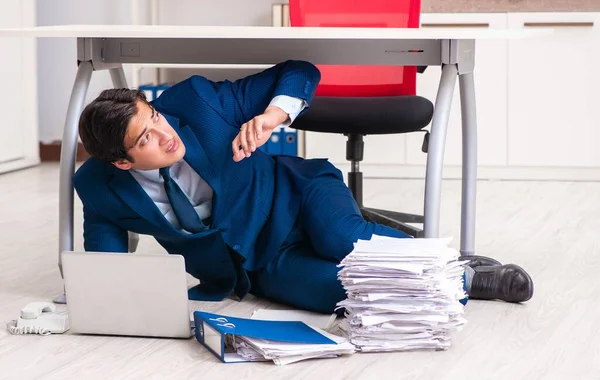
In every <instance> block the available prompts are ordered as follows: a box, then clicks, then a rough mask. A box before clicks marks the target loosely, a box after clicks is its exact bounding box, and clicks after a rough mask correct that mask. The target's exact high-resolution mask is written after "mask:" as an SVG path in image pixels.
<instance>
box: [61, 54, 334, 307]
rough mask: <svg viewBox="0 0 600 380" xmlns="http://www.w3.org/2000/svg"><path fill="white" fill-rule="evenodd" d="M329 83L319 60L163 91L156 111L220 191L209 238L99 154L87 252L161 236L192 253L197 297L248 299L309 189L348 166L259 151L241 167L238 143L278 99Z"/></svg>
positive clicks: (86, 168)
mask: <svg viewBox="0 0 600 380" xmlns="http://www.w3.org/2000/svg"><path fill="white" fill-rule="evenodd" d="M319 80H320V73H319V71H318V70H317V69H316V67H314V66H313V65H312V64H310V63H307V62H300V61H288V62H284V63H281V64H278V65H276V66H274V67H272V68H270V69H268V70H265V71H263V72H261V73H258V74H255V75H252V76H249V77H246V78H243V79H240V80H238V81H235V82H230V81H224V82H218V83H215V82H211V81H209V80H207V79H206V78H203V77H200V76H193V77H191V78H189V79H187V80H185V81H183V82H181V83H178V84H176V85H174V86H173V87H171V88H169V89H168V90H166V91H165V92H163V94H162V95H161V96H160V97H159V98H158V99H157V100H155V101H154V102H153V105H154V107H155V108H156V109H157V110H158V111H159V112H161V113H162V114H163V115H164V116H165V117H166V118H167V120H168V121H169V123H170V124H171V126H173V128H175V130H176V131H177V133H178V134H179V136H180V137H181V139H182V141H183V143H184V145H185V147H186V154H185V156H184V159H185V161H186V162H187V163H188V164H189V165H190V166H191V167H192V168H193V169H194V170H195V171H196V172H197V173H198V174H199V175H200V176H201V177H202V178H203V179H204V180H206V182H207V183H208V184H209V185H210V186H211V187H212V189H213V190H214V197H213V203H212V204H213V206H212V224H211V226H210V228H209V229H208V230H207V231H204V232H201V233H197V234H191V235H190V234H185V233H182V232H180V231H179V230H177V229H175V228H174V227H173V226H172V225H171V224H170V223H169V222H168V221H167V220H166V219H165V218H164V217H163V215H162V213H161V212H160V211H159V209H158V208H157V207H156V206H155V204H154V203H153V201H152V200H151V199H150V198H149V197H148V195H147V194H146V193H145V191H144V190H143V189H142V187H141V186H140V185H139V184H138V183H137V181H136V180H135V179H134V178H133V177H132V176H131V174H129V172H127V171H123V170H120V169H118V168H116V167H115V166H113V165H111V164H109V163H104V162H100V161H98V160H96V159H93V158H91V159H88V160H87V161H86V162H85V163H84V164H83V165H82V166H81V168H80V169H79V170H78V171H77V173H76V174H75V176H74V178H73V183H74V186H75V189H76V191H77V193H78V195H79V197H80V199H81V200H82V203H83V212H84V247H85V249H86V251H101V252H127V231H133V232H137V233H140V234H147V235H152V236H154V237H155V238H156V240H157V241H158V242H159V243H160V244H161V245H162V246H163V247H164V248H165V249H166V250H167V251H168V252H169V253H171V254H181V255H183V256H184V258H185V261H186V270H187V271H188V272H189V273H190V274H192V275H193V276H194V277H196V278H198V279H200V280H201V281H202V282H203V285H204V288H203V289H202V291H201V292H200V293H201V294H200V293H199V295H196V296H195V297H193V298H196V299H222V298H223V297H225V296H227V295H228V293H230V292H231V291H232V290H233V291H235V292H236V293H238V295H239V296H240V297H243V295H244V294H245V293H246V292H247V290H248V287H249V285H248V283H247V279H246V278H245V271H244V270H243V269H246V270H257V269H260V268H262V267H264V266H265V265H266V264H267V263H269V262H270V261H271V260H272V259H273V258H274V255H275V254H276V253H277V250H278V248H279V246H280V245H281V243H282V242H283V241H284V239H285V238H286V236H287V235H288V233H289V232H290V230H291V228H292V226H293V225H294V222H295V219H296V217H297V215H298V212H299V209H300V203H301V199H302V190H303V188H304V187H305V186H306V185H307V184H308V183H309V182H310V180H311V179H312V178H313V177H315V176H316V175H317V174H319V173H322V172H332V173H335V175H339V170H337V169H335V168H334V167H333V166H332V165H331V164H329V163H328V162H327V161H326V160H320V159H316V160H303V159H301V158H297V157H291V156H278V157H272V156H269V155H267V154H264V153H263V152H261V151H258V150H257V151H256V152H254V153H253V154H252V156H251V157H250V158H246V159H244V160H242V161H241V162H239V163H236V162H234V161H233V159H232V152H231V142H232V141H233V139H234V138H235V137H236V135H237V133H238V129H239V127H240V126H241V125H242V124H243V123H245V122H246V121H248V120H250V119H252V118H253V117H254V116H256V115H259V114H261V113H263V112H264V110H265V109H266V107H267V106H268V104H269V102H270V101H271V100H272V99H273V97H275V96H277V95H288V96H292V97H296V98H300V99H303V100H305V101H306V102H307V103H308V104H310V101H311V99H312V97H313V95H314V92H315V89H316V87H317V84H318V83H319ZM300 117H301V116H300ZM225 251H229V255H228V254H225ZM231 252H234V256H231ZM236 258H239V262H238V263H237V267H236V266H235V265H232V263H233V264H236ZM240 266H241V267H240ZM240 276H242V277H244V279H243V281H242V283H240V281H239V279H240ZM234 278H237V279H238V280H237V283H236V280H235V279H234ZM236 287H237V288H236ZM238 288H239V289H238Z"/></svg>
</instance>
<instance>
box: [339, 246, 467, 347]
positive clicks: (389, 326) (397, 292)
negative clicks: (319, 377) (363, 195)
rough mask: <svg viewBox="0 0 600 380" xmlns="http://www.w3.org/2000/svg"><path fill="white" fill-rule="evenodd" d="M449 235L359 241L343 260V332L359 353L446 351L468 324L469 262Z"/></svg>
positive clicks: (341, 265) (340, 265)
mask: <svg viewBox="0 0 600 380" xmlns="http://www.w3.org/2000/svg"><path fill="white" fill-rule="evenodd" d="M449 243H450V239H398V238H390V237H383V236H377V235H374V236H373V237H372V238H371V240H359V241H358V242H356V243H355V245H354V250H353V251H352V252H351V253H350V254H349V255H348V256H346V257H345V258H344V259H343V260H342V262H341V263H340V264H339V267H341V269H340V271H339V273H338V277H339V279H340V281H341V282H342V285H343V286H344V289H345V290H346V295H347V299H345V300H343V301H341V302H339V303H338V307H340V308H341V307H343V308H345V309H346V315H345V318H344V320H343V321H342V322H341V323H340V325H339V328H340V330H341V331H342V332H343V333H344V334H345V336H347V338H348V339H349V340H350V342H351V343H352V344H354V345H355V346H356V347H357V349H358V350H359V351H363V352H386V351H409V350H422V349H432V350H440V349H442V350H444V349H448V348H449V347H450V346H451V334H452V333H453V332H455V331H458V330H460V329H461V328H462V326H463V325H464V324H465V323H466V319H465V318H464V316H463V315H464V307H463V305H462V304H461V303H460V302H459V301H460V300H461V299H463V298H465V297H466V294H465V292H464V284H463V273H464V264H466V261H460V260H459V258H460V254H459V253H458V252H457V251H456V250H455V249H452V248H450V247H449V246H448V244H449Z"/></svg>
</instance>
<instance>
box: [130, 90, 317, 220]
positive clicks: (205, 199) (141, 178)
mask: <svg viewBox="0 0 600 380" xmlns="http://www.w3.org/2000/svg"><path fill="white" fill-rule="evenodd" d="M269 105H270V106H277V107H279V108H281V109H282V110H283V111H285V113H287V114H288V115H289V119H287V120H286V121H285V122H284V123H282V124H280V125H279V126H278V127H277V128H275V129H278V128H280V127H282V128H283V127H289V126H290V125H291V124H292V123H293V122H294V120H295V119H296V117H297V116H298V115H299V114H300V112H302V110H303V109H304V108H305V107H306V102H305V101H304V100H302V99H298V98H293V97H290V96H286V95H279V96H276V97H274V98H273V100H271V103H270V104H269ZM240 127H241V126H240ZM129 172H130V173H131V175H132V176H133V178H134V179H135V180H136V181H137V182H138V183H139V184H140V186H142V189H144V191H145V192H146V194H148V196H149V197H150V199H152V201H153V202H154V204H155V205H156V207H158V209H159V210H160V212H161V213H162V214H163V216H164V217H165V218H166V219H167V221H169V223H171V224H172V225H173V226H174V227H175V228H177V229H181V227H180V225H179V221H178V220H177V216H176V215H175V212H174V211H173V209H172V208H171V204H170V202H169V198H168V197H167V192H166V190H165V188H164V185H163V179H162V177H161V176H160V174H159V173H158V169H154V170H133V169H132V170H130V171H129ZM169 173H170V175H171V178H172V179H173V180H174V181H175V182H176V183H177V185H179V187H180V188H181V190H183V192H184V193H185V195H186V196H187V198H188V199H189V200H190V202H191V203H192V206H194V209H195V210H196V212H197V213H198V216H199V217H200V219H201V220H203V221H204V220H206V219H208V218H209V217H210V215H211V210H212V198H213V189H212V188H211V187H210V186H209V185H208V183H206V181H205V180H204V179H202V178H201V177H200V176H199V175H198V173H196V171H194V169H192V167H191V166H190V165H188V163H187V162H185V160H181V161H179V162H177V163H175V164H173V165H171V169H170V170H169ZM183 231H184V232H187V231H185V230H183Z"/></svg>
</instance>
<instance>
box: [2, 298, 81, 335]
mask: <svg viewBox="0 0 600 380" xmlns="http://www.w3.org/2000/svg"><path fill="white" fill-rule="evenodd" d="M7 327H8V331H9V332H10V333H11V334H17V335H20V334H40V335H49V334H62V333H64V332H65V331H67V330H69V316H68V314H67V311H66V310H65V311H57V309H56V305H54V304H53V303H50V302H32V303H30V304H28V305H26V306H25V307H24V308H23V309H22V310H21V316H20V318H19V319H18V320H16V321H12V322H11V323H9V324H8V325H7Z"/></svg>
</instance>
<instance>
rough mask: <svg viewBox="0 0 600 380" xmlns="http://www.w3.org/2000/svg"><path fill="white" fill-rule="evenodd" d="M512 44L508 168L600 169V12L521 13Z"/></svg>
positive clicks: (514, 20) (512, 22)
mask: <svg viewBox="0 0 600 380" xmlns="http://www.w3.org/2000/svg"><path fill="white" fill-rule="evenodd" d="M508 26H509V28H535V27H551V28H553V29H554V33H553V35H551V36H548V37H543V38H536V39H523V40H512V41H509V42H508V57H509V59H508V147H509V149H508V165H510V166H538V167H541V166H545V167H600V149H598V145H599V142H600V118H599V117H598V116H599V115H600V112H599V110H600V70H599V69H598V62H599V61H600V13H515V14H509V15H508Z"/></svg>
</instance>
